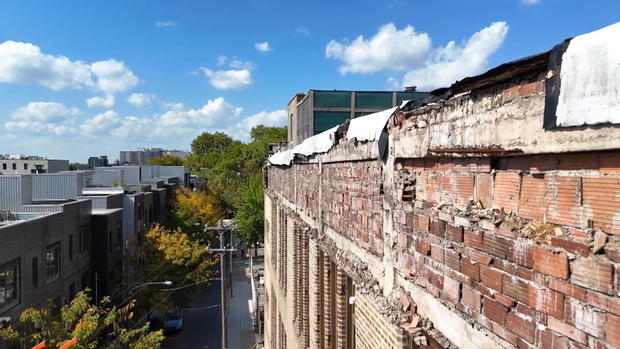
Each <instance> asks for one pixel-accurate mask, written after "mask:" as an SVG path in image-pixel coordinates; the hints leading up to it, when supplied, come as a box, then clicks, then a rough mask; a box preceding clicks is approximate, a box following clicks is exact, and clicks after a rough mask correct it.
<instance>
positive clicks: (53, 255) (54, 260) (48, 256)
mask: <svg viewBox="0 0 620 349" xmlns="http://www.w3.org/2000/svg"><path fill="white" fill-rule="evenodd" d="M45 269H46V274H47V281H48V282H50V281H54V280H56V279H58V278H59V277H60V242H57V243H55V244H53V245H49V246H47V249H46V250H45Z"/></svg>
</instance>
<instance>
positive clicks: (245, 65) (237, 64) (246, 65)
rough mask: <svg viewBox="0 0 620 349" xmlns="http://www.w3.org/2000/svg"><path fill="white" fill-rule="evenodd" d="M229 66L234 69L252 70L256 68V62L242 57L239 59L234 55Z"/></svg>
mask: <svg viewBox="0 0 620 349" xmlns="http://www.w3.org/2000/svg"><path fill="white" fill-rule="evenodd" d="M229 66H230V67H231V68H233V69H248V70H252V69H254V68H256V64H254V62H252V61H243V60H240V59H237V57H233V59H232V60H231V61H230V64H229Z"/></svg>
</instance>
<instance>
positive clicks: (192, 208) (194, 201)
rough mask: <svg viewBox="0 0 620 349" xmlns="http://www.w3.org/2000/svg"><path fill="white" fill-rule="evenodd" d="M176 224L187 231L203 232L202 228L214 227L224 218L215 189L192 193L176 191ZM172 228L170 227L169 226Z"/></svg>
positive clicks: (181, 189)
mask: <svg viewBox="0 0 620 349" xmlns="http://www.w3.org/2000/svg"><path fill="white" fill-rule="evenodd" d="M175 197H176V204H175V209H174V216H175V219H174V224H173V225H171V226H172V227H182V228H183V229H184V230H185V231H196V228H198V231H202V227H204V226H208V225H213V224H215V223H217V221H218V220H220V219H222V218H223V212H222V207H221V201H220V199H219V195H218V193H217V192H216V191H215V190H213V189H210V188H208V189H206V190H197V191H192V190H190V189H188V188H184V187H181V188H179V189H177V191H176V195H175ZM169 226H170V225H169Z"/></svg>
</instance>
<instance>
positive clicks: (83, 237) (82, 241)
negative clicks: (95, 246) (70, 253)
mask: <svg viewBox="0 0 620 349" xmlns="http://www.w3.org/2000/svg"><path fill="white" fill-rule="evenodd" d="M89 248H90V234H89V233H88V225H83V226H82V227H80V236H79V246H78V253H79V254H84V253H86V252H88V250H89Z"/></svg>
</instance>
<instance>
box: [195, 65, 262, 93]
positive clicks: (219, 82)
mask: <svg viewBox="0 0 620 349" xmlns="http://www.w3.org/2000/svg"><path fill="white" fill-rule="evenodd" d="M200 69H201V70H202V71H203V72H204V74H205V75H206V76H207V77H208V78H209V83H210V84H211V86H213V87H215V88H217V89H220V90H236V89H242V88H246V87H248V86H250V85H252V72H251V71H250V70H249V69H239V70H235V69H231V70H218V71H214V70H211V69H208V68H203V67H201V68H200Z"/></svg>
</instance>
